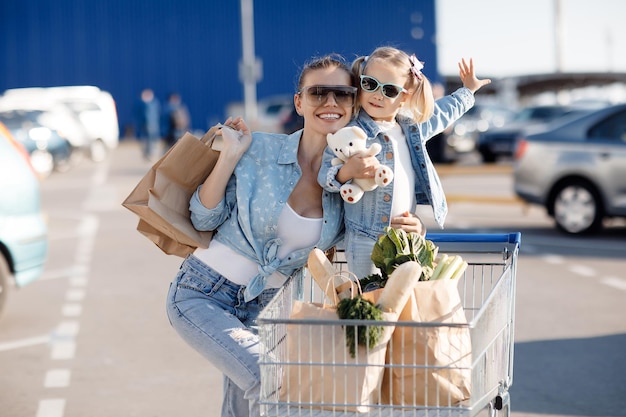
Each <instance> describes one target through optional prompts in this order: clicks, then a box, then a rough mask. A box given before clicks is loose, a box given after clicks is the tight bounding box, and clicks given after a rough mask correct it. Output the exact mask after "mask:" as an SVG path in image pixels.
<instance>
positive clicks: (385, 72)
mask: <svg viewBox="0 0 626 417" xmlns="http://www.w3.org/2000/svg"><path fill="white" fill-rule="evenodd" d="M363 75H368V76H370V77H373V78H375V79H376V81H378V83H379V84H394V85H396V86H404V85H405V84H406V83H407V81H408V75H407V74H406V73H405V71H403V70H401V69H400V68H397V67H395V66H393V65H390V64H387V63H385V62H384V61H381V60H373V61H371V62H369V63H368V64H367V68H365V71H363ZM359 81H360V80H359ZM367 81H369V85H370V86H375V84H376V83H375V82H374V81H373V80H371V79H370V80H367ZM391 89H393V87H391ZM388 91H389V90H388ZM359 94H360V96H359V104H360V105H361V107H362V108H363V110H365V112H366V113H367V114H369V116H370V117H371V118H372V119H373V120H377V121H387V122H391V121H393V120H394V119H395V117H396V115H397V114H398V112H399V111H400V109H401V108H402V106H403V105H404V102H405V101H406V100H408V98H409V94H408V91H407V90H404V91H403V92H401V93H400V94H398V95H397V96H396V97H395V98H389V97H386V96H385V95H383V88H382V86H378V88H377V89H376V90H375V91H371V92H370V91H366V90H365V89H364V88H362V87H361V88H359Z"/></svg>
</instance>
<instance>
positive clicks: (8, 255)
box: [0, 123, 48, 313]
mask: <svg viewBox="0 0 626 417" xmlns="http://www.w3.org/2000/svg"><path fill="white" fill-rule="evenodd" d="M47 254H48V228H47V224H46V222H45V219H44V215H43V213H42V210H41V203H40V189H39V178H38V177H37V173H36V172H35V170H34V169H33V167H32V166H31V164H30V160H29V155H28V152H26V149H25V148H24V147H23V146H22V145H21V144H20V143H19V142H18V141H17V140H15V138H13V137H12V136H11V133H10V132H9V130H8V129H7V128H6V127H5V126H4V125H3V124H2V123H0V313H1V312H2V310H3V307H4V305H5V303H6V301H7V297H8V294H9V292H10V291H11V288H12V287H13V284H14V285H15V286H16V287H18V288H19V287H23V286H24V285H27V284H29V283H31V282H33V281H35V280H37V279H38V278H40V277H41V275H42V273H43V269H44V264H45V261H46V257H47Z"/></svg>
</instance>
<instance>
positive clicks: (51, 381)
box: [43, 369, 71, 388]
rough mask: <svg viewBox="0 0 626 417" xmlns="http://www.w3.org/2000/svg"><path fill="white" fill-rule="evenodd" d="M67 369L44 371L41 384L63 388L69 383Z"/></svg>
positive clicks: (47, 386)
mask: <svg viewBox="0 0 626 417" xmlns="http://www.w3.org/2000/svg"><path fill="white" fill-rule="evenodd" d="M70 375H71V374H70V371H69V369H51V370H49V371H48V372H47V373H46V378H45V380H44V383H43V386H44V387H46V388H65V387H67V386H68V385H69V384H70Z"/></svg>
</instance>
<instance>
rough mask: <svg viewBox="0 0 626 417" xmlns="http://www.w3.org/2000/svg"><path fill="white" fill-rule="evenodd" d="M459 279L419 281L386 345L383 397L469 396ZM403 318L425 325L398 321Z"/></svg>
mask: <svg viewBox="0 0 626 417" xmlns="http://www.w3.org/2000/svg"><path fill="white" fill-rule="evenodd" d="M457 285H458V280H456V279H454V280H453V279H441V280H434V281H420V282H419V283H418V284H417V285H416V287H415V290H414V291H413V294H412V295H411V297H410V298H409V301H408V302H407V304H406V306H405V307H404V309H403V310H402V312H401V313H400V317H399V318H398V325H397V326H396V328H395V330H394V332H393V335H392V337H391V342H390V343H389V347H388V349H387V363H388V365H389V368H387V370H386V371H385V376H384V380H383V386H382V396H383V402H384V403H386V404H397V405H428V406H451V405H457V404H458V403H460V402H461V401H463V400H466V399H469V396H470V388H471V366H472V362H471V361H472V356H471V353H472V345H471V339H470V331H469V327H467V326H454V325H453V326H446V324H467V319H466V317H465V312H464V310H463V307H462V304H461V298H460V296H459V291H458V288H457ZM402 322H418V323H424V324H425V326H409V325H404V326H403V325H402Z"/></svg>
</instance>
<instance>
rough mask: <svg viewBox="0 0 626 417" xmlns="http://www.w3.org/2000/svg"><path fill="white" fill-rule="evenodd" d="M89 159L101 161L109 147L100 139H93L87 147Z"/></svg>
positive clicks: (105, 156) (107, 152)
mask: <svg viewBox="0 0 626 417" xmlns="http://www.w3.org/2000/svg"><path fill="white" fill-rule="evenodd" d="M89 152H90V157H91V160H92V161H94V162H102V161H104V160H105V159H106V158H107V155H108V154H109V149H108V148H107V146H106V145H105V144H104V142H103V141H101V140H100V139H98V140H94V141H93V142H92V143H91V148H90V149H89Z"/></svg>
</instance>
